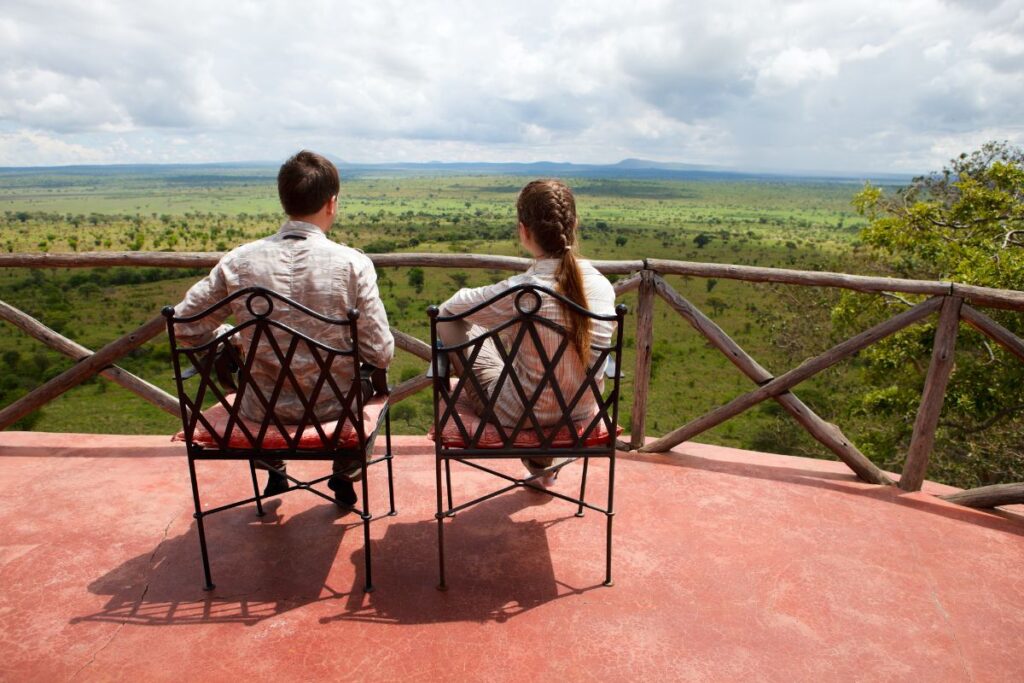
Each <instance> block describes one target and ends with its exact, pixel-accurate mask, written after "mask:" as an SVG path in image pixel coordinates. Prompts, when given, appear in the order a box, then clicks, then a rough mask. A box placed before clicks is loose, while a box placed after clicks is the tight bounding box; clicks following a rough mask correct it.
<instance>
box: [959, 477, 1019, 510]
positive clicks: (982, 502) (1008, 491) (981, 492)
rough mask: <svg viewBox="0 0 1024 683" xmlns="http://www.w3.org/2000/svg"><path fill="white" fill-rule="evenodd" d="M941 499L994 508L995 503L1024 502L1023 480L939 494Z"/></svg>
mask: <svg viewBox="0 0 1024 683" xmlns="http://www.w3.org/2000/svg"><path fill="white" fill-rule="evenodd" d="M939 497H940V498H942V499H943V500H948V501H949V502H950V503H956V504H957V505H966V506H967V507H969V508H994V507H996V506H997V505H1016V504H1018V503H1024V482H1022V483H1016V484H995V485H993V486H979V487H978V488H974V489H968V490H966V491H960V492H959V493H950V494H948V495H945V496H939Z"/></svg>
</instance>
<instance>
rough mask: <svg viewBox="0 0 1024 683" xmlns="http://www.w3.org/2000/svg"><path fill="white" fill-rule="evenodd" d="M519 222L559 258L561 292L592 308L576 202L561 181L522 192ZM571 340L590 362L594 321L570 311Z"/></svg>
mask: <svg viewBox="0 0 1024 683" xmlns="http://www.w3.org/2000/svg"><path fill="white" fill-rule="evenodd" d="M516 210H517V212H518V214H519V222H520V223H522V224H523V225H524V226H526V229H527V230H529V231H530V236H531V237H533V240H534V242H536V243H537V246H539V247H540V248H541V249H542V250H543V251H544V253H545V254H547V255H548V256H550V257H552V258H557V259H559V264H558V269H557V270H556V271H555V281H556V282H557V286H558V291H559V292H560V293H561V294H563V295H564V296H565V297H566V298H568V299H569V300H570V301H572V302H574V303H576V304H577V305H579V306H580V307H582V308H589V306H588V304H587V294H586V291H585V290H584V289H583V274H582V273H581V272H580V266H579V263H577V260H576V259H577V255H576V252H577V249H578V246H577V244H578V242H579V219H578V218H577V217H576V199H575V198H574V197H573V195H572V190H570V189H569V188H568V187H567V186H566V185H565V183H563V182H562V181H560V180H534V181H533V182H531V183H529V184H528V185H527V186H526V187H524V188H523V189H522V191H521V192H520V193H519V199H518V201H517V202H516ZM566 313H567V315H568V318H569V338H570V340H571V341H572V345H573V348H574V349H575V350H576V353H577V355H578V356H579V358H580V361H581V362H582V363H583V365H584V366H586V365H587V364H588V363H589V361H590V319H589V318H587V316H585V315H582V314H581V313H577V312H576V311H574V310H572V309H569V310H567V311H566Z"/></svg>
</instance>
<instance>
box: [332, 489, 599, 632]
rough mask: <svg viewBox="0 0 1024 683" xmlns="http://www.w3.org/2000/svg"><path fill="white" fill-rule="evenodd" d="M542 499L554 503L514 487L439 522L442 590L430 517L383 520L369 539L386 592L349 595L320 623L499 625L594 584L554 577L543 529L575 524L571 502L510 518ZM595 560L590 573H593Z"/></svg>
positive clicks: (359, 554) (355, 559) (358, 562)
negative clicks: (557, 511) (554, 512)
mask: <svg viewBox="0 0 1024 683" xmlns="http://www.w3.org/2000/svg"><path fill="white" fill-rule="evenodd" d="M548 503H551V504H558V502H557V501H554V500H553V499H552V498H551V497H549V496H546V495H543V494H536V493H532V492H528V491H525V490H520V491H517V492H515V493H510V494H508V495H504V496H499V497H497V498H492V499H490V500H487V501H485V502H483V503H480V504H479V505H476V506H474V507H471V508H469V509H467V510H464V511H462V512H460V513H458V514H457V515H456V516H455V517H454V518H452V519H449V520H446V521H445V548H446V553H447V558H446V560H447V575H448V584H449V590H448V591H446V592H441V591H438V590H437V583H438V556H437V522H436V521H435V520H422V521H419V522H411V523H393V524H391V525H389V526H388V527H387V532H386V533H385V535H384V537H383V538H382V539H380V540H378V541H375V542H374V544H373V557H374V581H375V582H376V583H378V585H379V586H382V587H386V589H384V588H382V589H380V590H377V591H375V592H374V593H370V594H369V595H366V596H364V595H362V594H361V593H360V592H359V591H358V590H353V591H351V592H349V593H348V597H347V604H346V609H345V611H344V612H342V613H340V614H337V615H335V616H331V617H324V618H322V619H321V620H320V621H321V623H329V622H332V621H365V622H376V623H394V624H431V623H439V622H461V621H475V622H485V621H496V622H499V623H500V622H504V621H507V620H508V619H510V618H512V617H515V616H517V615H519V614H522V613H524V612H526V611H528V610H531V609H534V608H536V607H538V606H540V605H543V604H545V603H548V602H551V601H553V600H558V599H561V598H565V597H569V596H572V595H581V594H583V593H586V592H588V591H590V590H593V589H595V588H602V585H601V583H600V581H595V583H594V584H592V585H589V586H585V587H574V586H570V585H567V584H566V583H564V582H562V581H559V580H558V579H556V577H555V571H554V568H553V566H552V560H551V549H550V547H549V545H548V534H547V531H548V529H549V528H551V527H552V526H554V525H556V524H561V523H563V522H570V523H575V524H581V523H583V520H580V519H577V518H576V517H575V516H574V514H573V510H574V509H573V508H572V507H566V510H567V514H566V515H565V516H562V517H557V518H553V519H552V518H549V519H547V520H545V521H538V520H535V519H527V520H524V521H517V520H515V519H513V515H515V513H517V512H520V511H522V510H524V509H527V508H530V507H534V506H538V505H547V504H548ZM602 519H603V518H602ZM377 558H380V559H379V560H378V559H377ZM597 559H600V558H597ZM351 561H352V563H353V565H354V566H355V567H356V568H357V575H356V577H355V578H354V580H353V581H354V583H353V586H354V587H358V586H361V585H362V583H361V582H362V580H363V579H362V576H361V575H359V572H358V568H360V567H362V563H363V550H362V549H359V550H357V551H356V552H354V553H353V554H352V558H351ZM598 565H600V562H598V563H597V565H595V567H596V568H595V572H594V576H595V578H601V577H599V575H600V570H599V567H598ZM600 566H603V565H600Z"/></svg>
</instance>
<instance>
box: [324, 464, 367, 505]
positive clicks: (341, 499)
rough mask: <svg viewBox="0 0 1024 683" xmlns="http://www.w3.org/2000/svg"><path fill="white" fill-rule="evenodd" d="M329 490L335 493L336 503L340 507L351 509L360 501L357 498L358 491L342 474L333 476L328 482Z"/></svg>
mask: <svg viewBox="0 0 1024 683" xmlns="http://www.w3.org/2000/svg"><path fill="white" fill-rule="evenodd" d="M360 471H361V469H360ZM327 488H329V489H330V490H332V491H334V502H335V503H337V504H338V506H339V507H342V508H347V509H351V508H352V507H353V506H354V505H355V504H356V501H357V500H358V498H356V489H355V487H354V486H352V482H351V481H349V480H348V479H346V478H345V477H344V476H342V475H341V474H340V473H338V474H334V475H332V476H331V478H330V479H328V480H327Z"/></svg>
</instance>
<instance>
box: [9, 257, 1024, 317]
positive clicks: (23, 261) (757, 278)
mask: <svg viewBox="0 0 1024 683" xmlns="http://www.w3.org/2000/svg"><path fill="white" fill-rule="evenodd" d="M221 256H223V253H222V252H186V251H178V252H174V251H157V252H152V251H150V252H147V251H91V252H90V251H86V252H73V253H56V254H54V253H46V254H0V268H100V267H111V266H132V267H163V268H211V267H213V266H214V265H215V264H216V263H217V261H219V260H220V257H221ZM368 256H369V257H370V259H371V260H372V261H373V262H374V264H375V265H377V266H379V267H408V266H427V267H438V268H493V269H497V270H514V271H522V270H525V269H526V268H527V267H528V266H529V264H530V260H529V259H525V258H520V257H517V256H495V255H489V254H426V253H423V254H419V253H407V254H368ZM591 263H593V264H594V267H595V268H597V269H598V270H599V271H601V272H602V273H606V274H608V275H612V274H618V275H626V274H629V273H633V272H635V271H638V270H641V269H643V268H649V269H651V270H655V271H657V272H659V273H664V274H673V275H693V276H696V277H715V278H723V279H727V280H745V281H747V282H776V283H780V284H789V285H803V286H808V287H837V288H840V289H852V290H855V291H859V292H901V293H904V294H931V295H955V296H959V297H961V298H963V299H964V300H965V301H967V302H971V303H976V304H979V305H983V306H991V307H995V308H1005V309H1009V310H1015V311H1024V292H1018V291H1015V290H1010V289H996V288H992V287H976V286H974V285H963V284H957V283H950V282H939V281H931V280H909V279H905V278H891V277H875V276H870V275H848V274H846V273H833V272H827V271H815V270H793V269H789V268H765V267H760V266H738V265H730V264H722V263H699V262H694V261H674V260H668V259H645V260H643V261H640V260H632V261H603V260H595V261H591ZM645 264H646V265H645Z"/></svg>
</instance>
